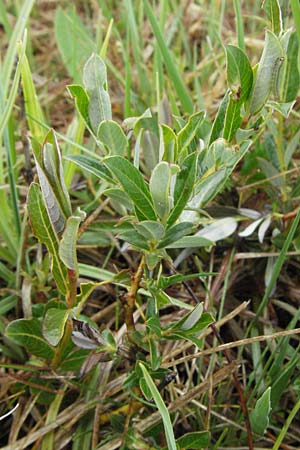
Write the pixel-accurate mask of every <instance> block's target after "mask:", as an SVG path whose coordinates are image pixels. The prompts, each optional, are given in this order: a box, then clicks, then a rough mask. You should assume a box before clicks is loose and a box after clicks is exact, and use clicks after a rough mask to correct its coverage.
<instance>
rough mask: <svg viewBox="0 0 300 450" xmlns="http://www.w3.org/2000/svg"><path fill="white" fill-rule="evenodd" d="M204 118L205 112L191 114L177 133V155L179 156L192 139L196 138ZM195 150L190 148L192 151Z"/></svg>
mask: <svg viewBox="0 0 300 450" xmlns="http://www.w3.org/2000/svg"><path fill="white" fill-rule="evenodd" d="M204 118H205V112H204V111H200V112H197V113H195V114H192V115H191V116H190V117H189V119H188V122H187V124H186V125H185V126H184V127H183V128H182V129H181V130H180V132H179V133H178V136H177V139H178V153H179V154H181V153H182V152H183V150H184V149H186V148H188V147H189V146H190V145H191V143H192V141H193V139H194V138H195V137H197V133H198V131H199V129H200V127H201V125H202V123H203V120H204ZM194 150H196V148H192V151H194Z"/></svg>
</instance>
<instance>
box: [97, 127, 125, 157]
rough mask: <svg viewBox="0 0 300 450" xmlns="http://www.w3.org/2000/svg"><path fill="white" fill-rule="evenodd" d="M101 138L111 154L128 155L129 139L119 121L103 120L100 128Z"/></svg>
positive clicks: (99, 134) (99, 135) (99, 136)
mask: <svg viewBox="0 0 300 450" xmlns="http://www.w3.org/2000/svg"><path fill="white" fill-rule="evenodd" d="M97 134H98V138H99V140H100V141H101V142H102V143H103V144H104V145H105V147H107V148H108V150H109V153H110V154H111V155H120V156H126V153H127V149H128V141H127V138H126V136H125V134H124V131H123V130H122V128H121V127H120V125H119V124H118V123H117V122H114V121H113V120H103V121H102V122H101V123H100V125H99V128H98V133H97Z"/></svg>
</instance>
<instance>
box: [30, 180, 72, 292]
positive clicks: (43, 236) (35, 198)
mask: <svg viewBox="0 0 300 450" xmlns="http://www.w3.org/2000/svg"><path fill="white" fill-rule="evenodd" d="M27 205H28V213H29V218H30V222H31V226H32V229H33V232H34V234H35V236H36V237H37V238H38V240H39V241H40V242H41V243H43V244H45V245H46V247H47V249H48V251H49V253H50V255H51V257H52V267H51V270H52V273H53V277H54V279H55V281H56V283H57V287H58V289H59V290H60V292H61V293H62V294H66V292H67V286H68V285H67V270H66V267H65V265H64V264H63V263H62V261H61V260H60V258H59V254H58V245H59V241H58V237H57V235H56V234H55V233H54V231H53V229H52V226H51V223H50V219H49V216H48V214H47V210H46V207H45V204H44V201H43V198H42V194H41V191H40V188H39V185H38V184H36V183H32V184H31V185H30V188H29V192H28V199H27Z"/></svg>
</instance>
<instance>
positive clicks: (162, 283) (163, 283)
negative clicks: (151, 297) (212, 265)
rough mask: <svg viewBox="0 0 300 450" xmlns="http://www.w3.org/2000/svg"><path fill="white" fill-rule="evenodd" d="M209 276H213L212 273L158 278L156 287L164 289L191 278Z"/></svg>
mask: <svg viewBox="0 0 300 450" xmlns="http://www.w3.org/2000/svg"><path fill="white" fill-rule="evenodd" d="M209 275H213V272H210V273H208V272H199V273H190V274H188V275H181V274H177V275H171V276H170V277H163V276H160V277H159V280H158V283H157V286H158V287H159V288H161V289H166V288H167V287H169V286H172V284H177V283H182V282H183V281H185V280H192V279H193V278H200V277H203V276H209Z"/></svg>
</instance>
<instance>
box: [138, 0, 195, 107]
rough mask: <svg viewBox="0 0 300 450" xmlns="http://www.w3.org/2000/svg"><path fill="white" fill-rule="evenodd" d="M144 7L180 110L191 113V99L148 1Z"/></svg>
mask: <svg viewBox="0 0 300 450" xmlns="http://www.w3.org/2000/svg"><path fill="white" fill-rule="evenodd" d="M144 5H145V11H146V14H147V17H148V19H149V21H150V23H151V26H152V30H153V33H154V36H155V38H156V39H157V42H158V45H159V48H160V51H161V53H162V56H163V59H164V63H165V65H166V69H167V72H168V74H169V76H170V78H171V80H172V82H173V85H174V88H175V90H176V92H177V95H178V97H179V100H180V102H181V105H182V108H183V110H184V112H185V113H192V112H193V109H194V107H193V102H192V99H191V97H190V94H189V92H188V90H187V88H186V86H185V84H184V82H183V80H182V76H181V74H180V73H179V70H178V68H177V66H176V64H175V62H174V59H173V56H172V53H171V52H170V50H169V49H168V47H167V46H166V43H165V39H164V36H163V34H162V32H161V30H160V27H159V24H158V22H157V20H156V17H155V15H154V12H153V9H152V8H151V6H150V4H149V2H148V0H144Z"/></svg>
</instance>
